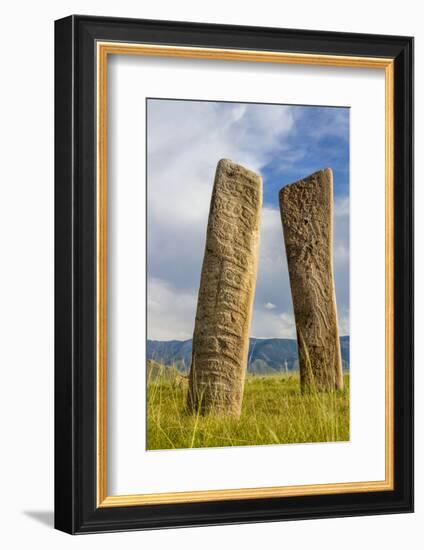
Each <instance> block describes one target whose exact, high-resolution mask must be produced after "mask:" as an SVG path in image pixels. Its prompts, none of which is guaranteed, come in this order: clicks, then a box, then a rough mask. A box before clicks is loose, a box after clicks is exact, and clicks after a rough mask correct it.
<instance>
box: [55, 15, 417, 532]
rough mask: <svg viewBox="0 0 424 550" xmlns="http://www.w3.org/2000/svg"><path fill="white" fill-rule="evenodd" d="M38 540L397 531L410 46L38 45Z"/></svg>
mask: <svg viewBox="0 0 424 550" xmlns="http://www.w3.org/2000/svg"><path fill="white" fill-rule="evenodd" d="M55 74H56V76H55V134H56V135H55V243H56V245H55V279H56V290H55V317H56V321H55V525H56V528H57V529H60V530H63V531H66V532H68V533H72V534H75V533H93V532H103V531H119V530H131V529H150V528H161V527H180V526H195V525H212V524H225V523H244V522H257V521H276V520H288V519H306V518H324V517H334V516H353V515H366V514H383V513H396V512H410V511H412V509H413V408H412V407H413V352H412V349H413V348H412V343H413V229H412V228H413V204H412V200H413V128H412V122H413V115H412V109H413V39H412V38H410V37H401V36H378V35H363V34H347V33H335V32H321V31H320V32H318V31H310V30H287V29H277V28H256V27H240V26H227V25H208V24H199V23H182V22H178V23H176V22H168V21H148V20H131V19H115V18H102V17H89V16H70V17H67V18H65V19H61V20H58V21H56V24H55Z"/></svg>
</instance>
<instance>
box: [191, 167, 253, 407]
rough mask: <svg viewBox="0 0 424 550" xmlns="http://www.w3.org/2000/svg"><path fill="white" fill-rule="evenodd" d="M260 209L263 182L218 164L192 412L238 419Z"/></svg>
mask: <svg viewBox="0 0 424 550" xmlns="http://www.w3.org/2000/svg"><path fill="white" fill-rule="evenodd" d="M261 208H262V179H261V177H260V176H258V175H257V174H255V173H254V172H252V171H250V170H248V169H246V168H244V167H243V166H239V165H237V164H235V163H234V162H232V161H230V160H226V159H224V160H220V161H219V163H218V166H217V169H216V174H215V182H214V188H213V192H212V198H211V205H210V211H209V222H208V228H207V235H206V250H205V256H204V259H203V267H202V274H201V280H200V289H199V296H198V303H197V312H196V320H195V327H194V334H193V355H192V363H191V370H190V377H189V395H188V409H189V411H191V412H193V411H194V412H197V411H199V412H200V413H201V414H205V413H208V412H216V413H223V414H230V415H233V416H236V417H238V416H239V415H240V412H241V405H242V399H243V389H244V379H245V374H246V369H247V355H248V349H249V330H250V320H251V314H252V305H253V297H254V291H255V284H256V271H257V261H258V247H259V224H260V215H261Z"/></svg>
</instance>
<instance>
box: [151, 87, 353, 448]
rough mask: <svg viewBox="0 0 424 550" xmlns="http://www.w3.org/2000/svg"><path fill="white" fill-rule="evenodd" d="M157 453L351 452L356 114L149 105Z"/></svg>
mask: <svg viewBox="0 0 424 550" xmlns="http://www.w3.org/2000/svg"><path fill="white" fill-rule="evenodd" d="M146 115H147V135H146V138H147V347H146V350H147V353H146V355H147V357H146V359H147V372H146V380H147V388H146V392H147V400H146V402H147V441H146V448H147V450H159V449H184V448H202V447H227V446H242V445H279V444H294V443H322V442H334V441H348V440H349V414H350V409H349V377H350V358H349V108H347V107H327V106H326V107H323V106H306V105H280V104H258V103H233V102H219V101H196V100H173V99H156V98H151V99H147V100H146Z"/></svg>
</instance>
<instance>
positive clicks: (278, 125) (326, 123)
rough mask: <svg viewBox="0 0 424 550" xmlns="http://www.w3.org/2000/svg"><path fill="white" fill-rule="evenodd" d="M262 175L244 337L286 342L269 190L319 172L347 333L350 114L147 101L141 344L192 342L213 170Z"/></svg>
mask: <svg viewBox="0 0 424 550" xmlns="http://www.w3.org/2000/svg"><path fill="white" fill-rule="evenodd" d="M221 158H230V159H232V160H233V161H235V162H238V163H240V164H242V165H244V166H246V167H248V168H250V169H252V170H255V171H257V172H258V173H260V174H261V176H262V178H263V192H264V196H263V199H264V208H263V214H262V226H261V242H260V257H259V265H258V278H257V284H256V292H255V302H254V310H253V318H252V327H251V336H254V337H258V338H271V337H285V338H294V337H295V334H296V333H295V324H294V317H293V307H292V303H291V294H290V287H289V279H288V271H287V262H286V259H285V250H284V240H283V233H282V226H281V220H280V213H279V209H278V191H279V190H280V189H281V187H283V186H284V185H286V184H288V183H292V182H293V181H296V180H298V179H300V178H302V177H305V176H307V175H309V174H311V173H312V172H314V171H316V170H319V169H321V168H326V167H330V168H332V169H333V174H334V269H335V281H336V295H337V306H338V317H339V326H340V332H341V334H348V333H349V109H348V108H344V107H337V108H336V107H315V106H289V105H267V104H246V103H223V102H201V101H178V100H160V99H151V100H148V102H147V178H148V180H147V185H148V187H147V189H148V194H147V201H148V209H147V212H148V224H147V231H148V232H147V244H148V258H147V261H148V270H147V277H148V280H147V291H148V295H147V303H148V306H147V307H148V311H147V314H148V316H147V319H148V337H149V338H150V339H157V340H170V339H177V340H184V339H188V338H191V336H192V333H193V327H194V317H195V311H196V304H197V292H198V286H199V281H200V271H201V265H202V260H203V254H204V246H205V237H206V224H207V216H208V210H209V202H210V196H211V192H212V186H213V178H214V172H215V168H216V164H217V162H218V161H219V159H221Z"/></svg>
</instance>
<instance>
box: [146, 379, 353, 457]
mask: <svg viewBox="0 0 424 550" xmlns="http://www.w3.org/2000/svg"><path fill="white" fill-rule="evenodd" d="M186 397H187V380H186V379H185V378H184V377H182V376H181V375H179V374H178V373H177V371H176V370H174V369H168V368H166V369H162V370H161V371H159V374H158V372H157V371H156V374H155V375H154V376H150V377H149V381H148V384H147V448H148V449H149V450H153V449H181V448H196V447H197V448H198V447H228V446H240V445H271V444H272V445H275V444H280V443H306V442H319V441H346V440H349V375H345V389H344V390H343V391H341V392H334V393H321V394H318V393H308V394H304V395H302V393H301V392H300V389H299V378H298V375H297V374H288V375H269V376H248V377H247V379H246V385H245V392H244V399H243V412H242V415H241V418H240V419H239V420H234V419H231V418H227V417H220V416H212V415H210V416H204V417H202V416H199V415H195V414H194V415H187V414H186V412H185V403H186Z"/></svg>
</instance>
